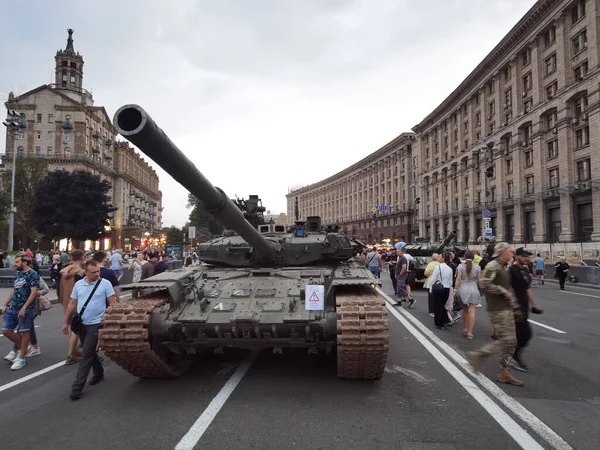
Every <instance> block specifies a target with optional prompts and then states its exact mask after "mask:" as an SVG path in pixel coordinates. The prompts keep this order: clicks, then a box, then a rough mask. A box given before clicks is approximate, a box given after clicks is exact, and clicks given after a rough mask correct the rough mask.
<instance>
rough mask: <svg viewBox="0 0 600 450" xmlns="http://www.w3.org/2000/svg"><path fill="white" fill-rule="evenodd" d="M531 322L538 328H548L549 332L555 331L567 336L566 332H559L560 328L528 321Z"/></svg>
mask: <svg viewBox="0 0 600 450" xmlns="http://www.w3.org/2000/svg"><path fill="white" fill-rule="evenodd" d="M527 320H528V321H529V322H531V323H533V324H535V325H537V326H538V327H542V328H547V329H548V330H551V331H554V332H555V333H559V334H567V332H566V331H562V330H559V329H558V328H554V327H551V326H549V325H544V324H543V323H539V322H536V321H535V320H531V319H527Z"/></svg>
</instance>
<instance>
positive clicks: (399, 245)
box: [394, 242, 406, 250]
mask: <svg viewBox="0 0 600 450" xmlns="http://www.w3.org/2000/svg"><path fill="white" fill-rule="evenodd" d="M394 247H396V250H398V249H401V248H404V247H406V242H396V245H394Z"/></svg>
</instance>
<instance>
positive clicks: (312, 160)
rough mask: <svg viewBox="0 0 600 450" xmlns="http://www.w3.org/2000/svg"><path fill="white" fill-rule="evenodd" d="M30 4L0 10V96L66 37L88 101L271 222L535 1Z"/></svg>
mask: <svg viewBox="0 0 600 450" xmlns="http://www.w3.org/2000/svg"><path fill="white" fill-rule="evenodd" d="M26 3H28V6H26V5H25V3H24V2H13V3H11V4H10V5H11V6H9V7H5V8H3V19H4V20H3V26H2V27H0V41H1V42H3V43H4V45H3V46H2V50H0V53H1V54H2V59H1V60H2V64H1V65H0V101H2V103H3V102H4V101H5V100H6V98H7V96H8V92H9V91H11V90H12V91H14V93H15V94H16V95H19V94H21V93H24V92H26V91H28V90H30V89H33V88H35V87H37V86H39V85H41V84H46V83H50V82H52V81H53V74H54V55H55V53H56V50H58V49H59V48H64V47H65V45H66V38H67V31H66V29H67V28H73V29H74V30H75V32H74V34H73V38H74V45H75V50H76V51H79V52H80V53H81V54H82V55H83V57H84V62H85V66H84V79H83V80H84V83H83V84H84V87H85V88H86V89H88V90H90V91H92V92H93V95H94V101H95V105H97V106H104V107H105V108H106V110H107V111H108V114H109V116H111V117H112V116H113V115H114V113H115V111H116V110H117V109H118V108H119V107H120V106H122V105H124V104H127V103H137V104H139V105H140V106H142V107H143V108H144V109H145V110H146V111H147V112H148V113H149V114H150V116H151V117H152V118H153V119H154V120H155V121H156V123H157V124H158V125H159V126H160V127H161V128H162V129H163V130H164V131H165V132H166V133H167V135H169V137H170V138H171V140H172V141H173V142H174V143H175V144H176V145H177V146H178V147H179V148H180V149H181V150H182V151H183V152H184V153H185V154H186V155H187V157H188V158H190V159H191V160H192V161H193V162H194V164H195V165H196V167H198V169H199V170H200V171H201V172H202V173H203V174H204V175H205V176H206V177H207V178H208V180H209V181H211V182H212V183H213V184H215V185H216V186H218V187H220V188H221V189H223V190H224V191H225V192H226V193H227V194H228V195H229V197H232V198H233V197H234V196H236V195H237V196H238V197H247V196H248V195H250V194H258V195H259V196H260V197H261V198H262V201H263V205H264V206H266V207H267V209H268V210H269V211H270V212H271V213H273V214H275V213H280V212H286V208H287V206H286V205H287V203H286V198H285V195H286V194H287V192H288V189H289V188H290V187H292V186H300V185H302V186H304V185H307V184H311V183H314V182H317V181H319V180H322V179H323V178H326V177H328V176H331V175H333V174H335V173H337V172H339V171H340V170H343V169H344V168H346V167H348V166H349V165H351V164H354V163H355V162H357V161H359V160H360V159H362V158H364V157H365V156H367V155H369V154H370V153H373V152H374V151H376V150H377V149H378V148H380V147H382V146H383V145H385V144H386V143H387V142H389V141H391V140H392V139H394V138H395V137H396V136H398V135H399V134H401V133H402V132H407V131H410V129H411V128H412V127H413V126H415V125H416V124H418V123H419V122H420V121H421V120H422V119H423V118H424V117H425V116H426V115H427V114H429V113H430V112H431V111H433V110H434V109H435V108H436V107H437V106H438V105H439V104H440V103H441V102H442V101H443V100H444V99H445V98H446V97H447V96H448V95H449V94H450V93H451V92H452V91H453V90H454V89H455V88H456V87H457V86H458V85H459V84H460V82H461V81H462V80H463V79H464V78H465V77H466V76H467V75H468V74H469V73H470V72H471V71H472V70H473V69H474V68H475V66H477V64H478V63H479V62H480V61H481V60H482V59H483V58H484V57H485V56H486V55H487V54H488V53H489V52H490V51H491V49H492V48H493V47H494V46H495V45H496V44H497V43H498V42H499V41H500V40H501V39H502V38H503V37H504V36H505V35H506V33H507V32H508V31H509V30H510V29H511V28H512V27H513V26H514V25H515V24H516V23H517V22H518V20H519V19H520V18H521V17H522V16H523V15H524V14H525V13H526V12H527V10H528V9H529V8H531V6H532V5H533V4H534V3H535V1H534V0H453V1H448V0H421V1H418V2H415V1H411V0H377V1H373V0H321V1H316V0H287V1H286V0H252V1H245V0H218V1H217V0H212V1H203V0H178V1H177V2H174V3H170V2H164V1H163V0H127V1H123V0H119V1H116V0H103V1H102V2H82V1H80V0H54V1H52V2H48V1H47V0H30V1H28V2H26ZM1 136H2V137H0V148H2V149H4V148H5V144H4V134H3V133H2V134H1ZM2 151H3V150H2ZM152 164H153V163H152ZM153 166H154V167H155V168H157V171H158V174H159V179H160V189H161V190H162V192H163V206H164V211H163V224H164V226H171V225H176V226H181V225H183V224H185V222H186V221H187V219H188V217H189V212H190V211H189V210H187V209H186V207H185V205H186V198H187V195H186V191H185V190H184V189H183V188H182V187H181V186H179V184H178V183H177V182H175V181H174V180H173V179H172V178H171V177H170V176H169V175H167V174H166V173H165V172H163V171H162V170H161V169H159V168H158V167H157V166H156V165H154V164H153Z"/></svg>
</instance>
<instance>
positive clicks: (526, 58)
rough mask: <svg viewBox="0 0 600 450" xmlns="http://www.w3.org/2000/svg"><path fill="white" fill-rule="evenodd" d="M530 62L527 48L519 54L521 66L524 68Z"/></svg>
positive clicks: (529, 53) (529, 51) (529, 50)
mask: <svg viewBox="0 0 600 450" xmlns="http://www.w3.org/2000/svg"><path fill="white" fill-rule="evenodd" d="M530 62H531V49H530V48H529V47H527V48H526V49H525V50H523V51H522V52H521V65H522V66H523V67H525V66H526V65H528V64H529V63H530Z"/></svg>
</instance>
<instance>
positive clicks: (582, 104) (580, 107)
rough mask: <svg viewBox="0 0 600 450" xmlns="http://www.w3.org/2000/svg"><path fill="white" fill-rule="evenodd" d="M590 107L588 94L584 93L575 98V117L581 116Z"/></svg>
mask: <svg viewBox="0 0 600 450" xmlns="http://www.w3.org/2000/svg"><path fill="white" fill-rule="evenodd" d="M587 107H588V99H587V95H582V96H581V97H578V98H577V99H576V100H575V117H580V116H581V115H582V114H583V113H584V112H585V110H586V109H587Z"/></svg>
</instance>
